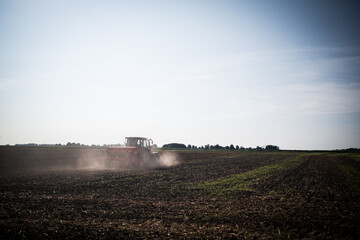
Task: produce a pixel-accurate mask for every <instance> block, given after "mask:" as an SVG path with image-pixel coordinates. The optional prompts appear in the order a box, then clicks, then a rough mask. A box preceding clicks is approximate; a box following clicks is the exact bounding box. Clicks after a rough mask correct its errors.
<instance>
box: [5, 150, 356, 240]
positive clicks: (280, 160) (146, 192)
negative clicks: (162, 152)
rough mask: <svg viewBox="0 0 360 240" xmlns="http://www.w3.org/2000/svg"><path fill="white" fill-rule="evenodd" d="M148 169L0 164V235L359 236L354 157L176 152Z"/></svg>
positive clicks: (281, 237) (145, 236) (133, 236)
mask: <svg viewBox="0 0 360 240" xmlns="http://www.w3.org/2000/svg"><path fill="white" fill-rule="evenodd" d="M177 154H178V156H179V159H180V162H181V163H180V164H179V165H177V166H174V167H171V168H166V169H148V170H132V171H118V170H57V171H55V170H52V169H51V170H48V171H42V172H37V171H31V172H26V171H24V170H21V171H20V170H19V171H14V172H12V173H11V174H9V173H8V172H7V171H4V169H2V170H3V171H2V173H1V176H0V238H1V239H15V238H16V239H49V238H56V239H65V238H79V239H84V238H91V239H95V238H96V239H102V238H104V239H105V238H112V239H114V238H117V239H134V238H136V239H269V238H272V239H300V238H301V239H360V175H359V171H360V155H359V154H351V153H347V154H345V153H343V154H336V153H292V152H290V153H286V152H277V153H256V152H239V151H233V152H232V151H179V152H177Z"/></svg>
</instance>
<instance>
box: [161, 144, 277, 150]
mask: <svg viewBox="0 0 360 240" xmlns="http://www.w3.org/2000/svg"><path fill="white" fill-rule="evenodd" d="M162 148H179V149H204V150H256V151H279V150H280V148H279V146H276V145H266V146H265V147H260V146H257V147H256V148H252V147H248V148H245V147H243V146H239V145H236V146H234V144H230V145H229V146H225V147H223V146H221V145H219V144H216V145H210V144H206V145H203V146H199V147H198V146H196V145H191V144H188V145H187V146H186V145H185V144H183V143H168V144H164V145H163V146H162Z"/></svg>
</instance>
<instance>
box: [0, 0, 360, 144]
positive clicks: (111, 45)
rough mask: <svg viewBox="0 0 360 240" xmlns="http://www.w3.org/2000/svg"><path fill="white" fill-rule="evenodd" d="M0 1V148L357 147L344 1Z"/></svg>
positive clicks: (349, 25)
mask: <svg viewBox="0 0 360 240" xmlns="http://www.w3.org/2000/svg"><path fill="white" fill-rule="evenodd" d="M0 8H1V10H0V11H1V12H0V22H1V23H0V136H1V138H0V144H15V143H28V142H36V143H58V142H60V143H66V142H68V141H70V142H81V143H85V144H103V143H117V142H120V143H122V142H123V139H124V137H125V136H147V137H151V138H153V139H154V140H155V142H156V143H158V145H162V144H165V143H169V142H181V143H185V144H194V145H205V144H221V145H229V144H235V145H242V146H252V147H255V146H257V145H260V146H262V145H266V144H275V145H279V146H280V148H287V149H334V148H348V147H360V128H359V126H360V107H359V106H360V104H359V103H360V101H359V100H360V79H359V77H360V71H359V69H358V67H357V66H359V63H360V54H359V53H360V51H359V50H360V41H359V40H360V37H359V31H358V30H357V28H356V26H355V24H354V23H355V21H354V20H356V19H357V18H358V17H356V16H357V15H356V14H355V13H356V9H358V8H359V7H358V4H355V3H354V2H352V1H345V2H344V3H343V4H342V5H341V6H340V7H338V6H337V3H335V2H334V3H333V2H332V3H328V4H327V5H324V3H322V2H321V1H293V2H291V3H289V2H287V1H282V0H277V1H272V2H271V3H269V2H266V1H251V2H246V1H195V2H193V1H178V2H175V1H173V2H169V1H102V2H97V1H75V2H73V1H62V2H49V1H32V2H31V3H30V2H27V1H2V2H1V3H0ZM354 12H355V13H354ZM305 15H306V16H307V17H306V18H305V17H304V16H305ZM339 16H341V17H339ZM354 18H355V19H354ZM326 22H328V23H329V24H332V25H329V26H327V25H326V24H325V23H326ZM344 26H346V27H344Z"/></svg>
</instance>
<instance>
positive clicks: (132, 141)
mask: <svg viewBox="0 0 360 240" xmlns="http://www.w3.org/2000/svg"><path fill="white" fill-rule="evenodd" d="M125 139H126V142H125V145H126V146H128V147H144V148H147V149H150V148H151V145H152V143H153V141H152V140H151V139H147V138H142V137H127V138H125Z"/></svg>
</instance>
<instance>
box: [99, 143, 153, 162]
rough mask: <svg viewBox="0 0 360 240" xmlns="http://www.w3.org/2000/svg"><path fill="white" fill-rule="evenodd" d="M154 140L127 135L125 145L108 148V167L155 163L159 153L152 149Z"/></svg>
mask: <svg viewBox="0 0 360 240" xmlns="http://www.w3.org/2000/svg"><path fill="white" fill-rule="evenodd" d="M152 144H153V141H152V140H151V139H147V138H143V137H126V138H125V146H120V147H109V148H107V160H106V167H110V168H144V167H149V166H152V165H154V163H155V162H156V160H157V158H158V154H157V153H153V152H152V151H151V146H152Z"/></svg>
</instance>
